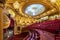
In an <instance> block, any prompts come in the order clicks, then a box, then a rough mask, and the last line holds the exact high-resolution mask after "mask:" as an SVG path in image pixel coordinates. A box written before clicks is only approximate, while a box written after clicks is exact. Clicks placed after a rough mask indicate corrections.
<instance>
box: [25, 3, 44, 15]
mask: <svg viewBox="0 0 60 40" xmlns="http://www.w3.org/2000/svg"><path fill="white" fill-rule="evenodd" d="M44 11H45V6H43V5H42V4H32V5H29V6H28V7H27V8H26V9H25V14H27V15H30V16H36V15H39V14H41V13H43V12H44Z"/></svg>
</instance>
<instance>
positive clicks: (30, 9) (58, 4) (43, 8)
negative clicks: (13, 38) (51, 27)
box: [4, 0, 60, 33]
mask: <svg viewBox="0 0 60 40" xmlns="http://www.w3.org/2000/svg"><path fill="white" fill-rule="evenodd" d="M4 9H6V11H7V13H6V14H10V15H11V18H12V19H13V20H14V21H15V24H16V25H15V33H16V32H18V31H17V29H16V28H17V27H18V26H19V27H20V28H23V27H26V26H28V25H31V24H33V23H36V22H42V21H46V20H54V19H59V18H60V15H59V13H60V0H54V1H52V0H5V4H4ZM6 19H8V18H6ZM7 23H8V24H9V25H10V23H9V22H7ZM7 26H8V25H7ZM19 32H20V31H19Z"/></svg>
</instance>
